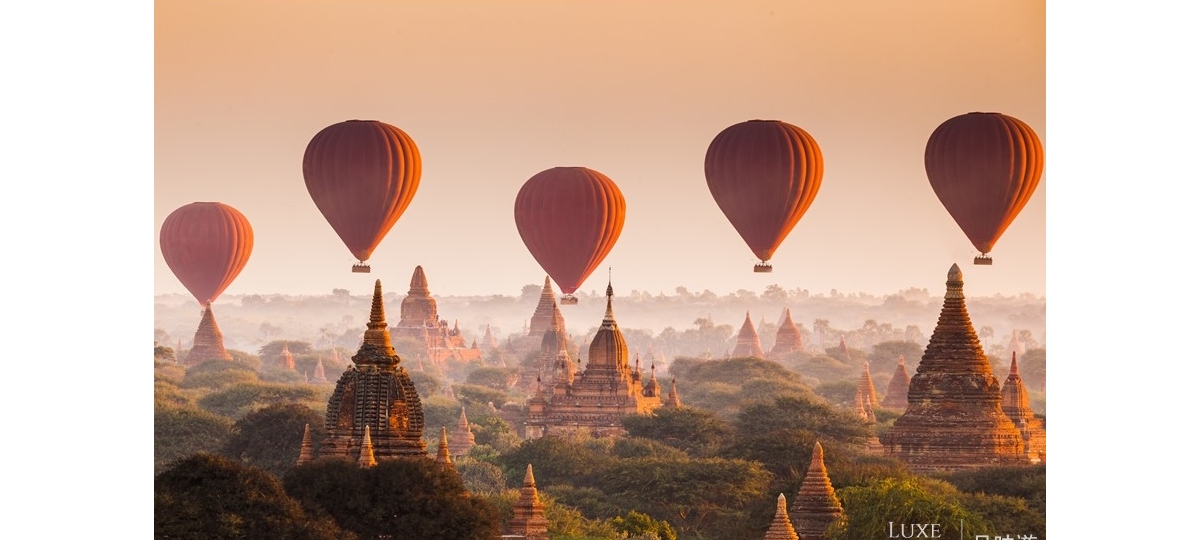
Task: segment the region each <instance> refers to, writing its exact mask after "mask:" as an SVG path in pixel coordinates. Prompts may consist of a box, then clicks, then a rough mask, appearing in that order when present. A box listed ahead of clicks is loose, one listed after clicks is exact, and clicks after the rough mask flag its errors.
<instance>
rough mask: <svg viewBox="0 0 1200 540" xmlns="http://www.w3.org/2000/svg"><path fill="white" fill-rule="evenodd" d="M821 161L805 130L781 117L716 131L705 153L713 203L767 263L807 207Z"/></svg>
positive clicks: (763, 267)
mask: <svg viewBox="0 0 1200 540" xmlns="http://www.w3.org/2000/svg"><path fill="white" fill-rule="evenodd" d="M824 171H825V160H824V158H822V156H821V148H820V147H818V146H817V141H816V140H814V139H813V137H812V135H809V134H808V132H806V131H804V130H803V129H800V128H798V127H796V126H793V125H791V124H789V123H787V122H781V121H779V120H750V121H747V122H742V123H740V124H734V125H732V126H729V127H727V128H725V130H724V131H722V132H721V133H719V134H717V137H716V138H715V139H713V141H712V143H711V144H709V145H708V154H707V155H705V156H704V176H705V178H707V179H708V190H709V191H710V192H711V193H712V196H713V199H714V200H715V201H717V206H719V207H720V208H721V211H722V212H724V213H725V217H726V218H727V219H728V220H729V222H730V223H731V224H733V228H734V229H736V230H737V232H738V234H740V235H742V239H743V240H745V241H746V245H748V246H750V250H751V251H753V252H754V255H755V256H757V257H758V258H759V259H760V260H762V262H761V263H760V264H756V265H754V271H755V272H770V271H771V265H770V264H768V263H767V261H769V260H770V259H771V256H772V255H773V254H774V253H775V250H776V249H777V248H778V247H779V244H781V243H782V242H783V239H784V238H787V235H788V233H790V232H791V231H792V228H793V227H795V226H796V222H798V221H800V218H801V217H802V216H803V215H804V212H805V211H807V210H808V207H809V206H810V205H811V204H812V202H813V199H814V198H816V196H817V190H819V189H821V176H822V174H823V173H824Z"/></svg>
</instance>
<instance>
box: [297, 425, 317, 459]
mask: <svg viewBox="0 0 1200 540" xmlns="http://www.w3.org/2000/svg"><path fill="white" fill-rule="evenodd" d="M312 459H313V445H312V434H311V433H309V430H308V424H304V437H303V438H301V439H300V457H298V458H296V465H304V464H305V463H308V462H310V461H312Z"/></svg>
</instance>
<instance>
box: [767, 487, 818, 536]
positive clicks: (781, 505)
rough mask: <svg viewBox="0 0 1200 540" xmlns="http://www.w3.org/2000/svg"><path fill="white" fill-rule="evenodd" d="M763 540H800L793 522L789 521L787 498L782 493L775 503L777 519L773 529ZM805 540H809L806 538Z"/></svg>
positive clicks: (772, 522) (772, 523) (770, 529)
mask: <svg viewBox="0 0 1200 540" xmlns="http://www.w3.org/2000/svg"><path fill="white" fill-rule="evenodd" d="M763 540H800V537H799V536H797V535H796V530H795V529H793V528H792V521H791V520H790V519H788V513H787V497H784V496H783V494H782V493H780V494H779V498H778V499H776V502H775V519H774V520H772V521H771V527H770V528H768V529H767V535H766V536H764V537H763ZM804 540H808V537H805V538H804Z"/></svg>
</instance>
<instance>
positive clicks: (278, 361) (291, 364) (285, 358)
mask: <svg viewBox="0 0 1200 540" xmlns="http://www.w3.org/2000/svg"><path fill="white" fill-rule="evenodd" d="M318 362H319V361H318ZM275 367H277V368H279V369H286V370H288V371H296V357H294V356H292V351H289V350H288V346H287V342H286V341H285V342H283V349H282V350H280V351H279V356H277V357H276V358H275Z"/></svg>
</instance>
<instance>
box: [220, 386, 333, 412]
mask: <svg viewBox="0 0 1200 540" xmlns="http://www.w3.org/2000/svg"><path fill="white" fill-rule="evenodd" d="M279 401H295V402H300V403H314V404H322V405H323V404H324V394H323V393H322V391H321V390H319V389H318V388H316V387H313V386H307V385H300V386H297V385H292V384H278V383H239V384H235V385H232V386H229V387H226V388H224V389H222V390H218V391H216V392H213V393H211V394H208V395H207V396H204V397H202V398H200V400H199V401H198V402H197V403H198V404H199V405H200V407H201V408H203V409H204V410H206V411H209V412H212V413H215V414H219V415H222V416H227V417H229V418H232V419H238V418H241V417H242V416H244V415H245V414H246V413H248V412H250V411H252V410H254V409H256V408H258V407H264V406H267V405H270V404H272V403H276V402H279Z"/></svg>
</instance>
